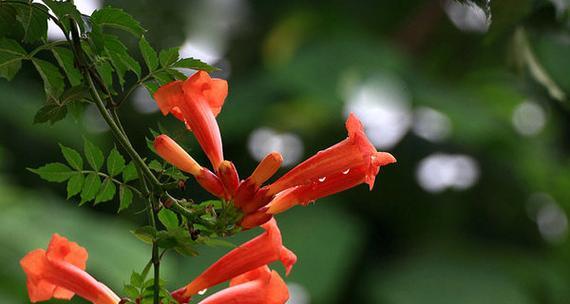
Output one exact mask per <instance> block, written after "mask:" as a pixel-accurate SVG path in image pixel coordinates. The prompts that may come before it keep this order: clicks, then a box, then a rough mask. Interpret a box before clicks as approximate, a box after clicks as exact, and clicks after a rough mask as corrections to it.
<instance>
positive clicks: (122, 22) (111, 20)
mask: <svg viewBox="0 0 570 304" xmlns="http://www.w3.org/2000/svg"><path fill="white" fill-rule="evenodd" d="M91 22H92V24H93V26H108V27H113V28H117V29H121V30H124V31H127V32H130V33H132V34H133V35H135V36H141V35H142V34H143V33H144V31H145V30H144V29H143V28H142V27H141V25H140V23H139V22H138V21H137V20H135V19H134V18H133V17H132V16H131V15H129V14H127V13H125V11H123V10H122V9H118V8H114V7H110V6H107V7H105V8H102V9H100V10H96V11H95V12H93V14H92V15H91Z"/></svg>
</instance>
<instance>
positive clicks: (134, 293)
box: [123, 284, 139, 303]
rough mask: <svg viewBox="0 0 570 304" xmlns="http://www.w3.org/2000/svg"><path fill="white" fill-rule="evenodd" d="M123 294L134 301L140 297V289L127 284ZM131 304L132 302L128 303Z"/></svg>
mask: <svg viewBox="0 0 570 304" xmlns="http://www.w3.org/2000/svg"><path fill="white" fill-rule="evenodd" d="M123 292H124V293H125V294H126V295H127V296H128V297H130V298H132V299H134V298H137V297H138V296H139V289H138V288H137V287H135V286H133V285H131V284H126V285H125V286H124V287H123ZM127 303H131V302H127Z"/></svg>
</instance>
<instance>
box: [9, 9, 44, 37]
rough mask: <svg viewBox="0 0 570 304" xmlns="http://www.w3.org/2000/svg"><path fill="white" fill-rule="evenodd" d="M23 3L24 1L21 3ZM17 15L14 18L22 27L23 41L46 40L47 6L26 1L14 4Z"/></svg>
mask: <svg viewBox="0 0 570 304" xmlns="http://www.w3.org/2000/svg"><path fill="white" fill-rule="evenodd" d="M22 4H24V3H22ZM16 9H17V10H18V15H17V16H16V19H18V22H20V24H22V27H23V28H24V37H23V39H22V40H23V41H24V42H36V41H46V40H47V19H48V15H47V14H46V13H44V12H42V10H43V11H47V7H46V6H45V5H43V4H39V3H31V2H27V3H26V5H18V6H16Z"/></svg>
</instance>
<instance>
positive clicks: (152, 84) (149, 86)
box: [144, 80, 159, 96]
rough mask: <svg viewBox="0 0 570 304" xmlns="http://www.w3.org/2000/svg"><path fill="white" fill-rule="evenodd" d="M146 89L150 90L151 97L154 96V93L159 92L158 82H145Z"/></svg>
mask: <svg viewBox="0 0 570 304" xmlns="http://www.w3.org/2000/svg"><path fill="white" fill-rule="evenodd" d="M144 87H145V88H146V89H147V90H148V92H149V93H150V95H151V96H153V95H154V93H155V92H156V91H157V90H158V87H159V85H158V84H157V83H156V81H153V80H151V81H147V82H145V83H144Z"/></svg>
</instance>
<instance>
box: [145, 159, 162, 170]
mask: <svg viewBox="0 0 570 304" xmlns="http://www.w3.org/2000/svg"><path fill="white" fill-rule="evenodd" d="M148 167H149V168H150V169H152V170H154V171H156V172H162V170H164V169H163V168H162V164H161V163H160V162H159V161H158V160H156V159H153V160H152V161H151V162H150V163H149V164H148Z"/></svg>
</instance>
